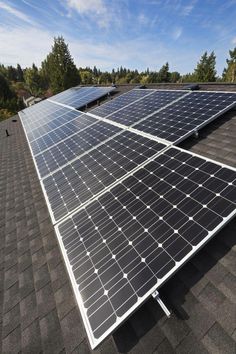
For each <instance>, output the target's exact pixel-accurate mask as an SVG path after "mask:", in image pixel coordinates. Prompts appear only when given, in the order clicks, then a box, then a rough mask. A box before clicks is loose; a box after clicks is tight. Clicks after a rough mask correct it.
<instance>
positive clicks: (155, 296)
mask: <svg viewBox="0 0 236 354" xmlns="http://www.w3.org/2000/svg"><path fill="white" fill-rule="evenodd" d="M152 297H153V298H154V299H155V300H156V301H157V302H158V304H159V305H160V306H161V308H162V310H163V311H164V312H165V314H166V316H167V317H170V315H171V313H170V311H169V310H168V308H167V307H166V305H165V304H164V302H163V301H162V300H161V298H160V296H159V292H158V291H157V290H155V291H154V293H152Z"/></svg>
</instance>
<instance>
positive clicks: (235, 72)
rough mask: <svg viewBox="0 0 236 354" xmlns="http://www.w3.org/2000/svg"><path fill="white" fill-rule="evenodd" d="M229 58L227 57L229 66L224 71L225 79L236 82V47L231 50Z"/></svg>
mask: <svg viewBox="0 0 236 354" xmlns="http://www.w3.org/2000/svg"><path fill="white" fill-rule="evenodd" d="M229 57H230V58H229V59H226V63H227V65H228V66H227V68H225V69H224V71H223V75H222V76H223V80H224V81H227V82H236V47H235V48H234V49H233V50H230V51H229Z"/></svg>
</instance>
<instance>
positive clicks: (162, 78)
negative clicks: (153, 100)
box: [157, 63, 170, 82]
mask: <svg viewBox="0 0 236 354" xmlns="http://www.w3.org/2000/svg"><path fill="white" fill-rule="evenodd" d="M157 80H158V82H170V72H169V64H168V63H166V64H165V65H163V66H162V67H161V69H160V71H159V73H158V76H157Z"/></svg>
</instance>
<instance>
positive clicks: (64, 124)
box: [29, 111, 97, 155]
mask: <svg viewBox="0 0 236 354" xmlns="http://www.w3.org/2000/svg"><path fill="white" fill-rule="evenodd" d="M72 112H73V114H72ZM74 112H76V111H71V112H68V113H67V114H64V115H63V116H59V117H56V118H55V119H53V120H52V121H51V124H50V129H49V126H48V125H43V126H42V127H41V128H39V129H38V130H34V131H33V132H31V133H30V134H29V139H30V145H31V148H32V151H33V153H34V155H37V154H39V153H41V152H43V151H44V150H46V149H48V148H50V147H52V146H53V145H55V144H58V143H59V142H60V141H62V140H63V139H66V138H68V137H71V136H72V135H74V134H76V133H77V132H81V131H82V130H83V129H86V128H88V127H89V126H91V125H93V124H95V123H97V119H95V118H93V117H91V116H88V115H87V114H82V115H81V114H80V113H78V112H77V113H76V114H74Z"/></svg>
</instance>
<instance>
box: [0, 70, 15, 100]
mask: <svg viewBox="0 0 236 354" xmlns="http://www.w3.org/2000/svg"><path fill="white" fill-rule="evenodd" d="M13 97H14V93H13V92H12V91H11V89H10V86H9V83H8V81H7V79H6V78H5V77H4V76H3V75H2V74H0V99H2V100H8V99H12V98H13Z"/></svg>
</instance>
